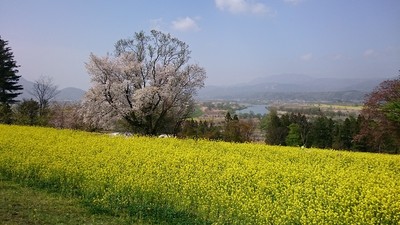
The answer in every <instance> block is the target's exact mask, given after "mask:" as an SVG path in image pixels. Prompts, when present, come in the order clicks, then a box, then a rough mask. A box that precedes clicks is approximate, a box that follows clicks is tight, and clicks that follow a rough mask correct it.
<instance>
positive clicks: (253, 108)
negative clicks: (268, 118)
mask: <svg viewBox="0 0 400 225" xmlns="http://www.w3.org/2000/svg"><path fill="white" fill-rule="evenodd" d="M250 112H253V113H254V114H261V115H264V114H266V113H267V112H268V109H267V105H250V106H249V107H247V108H245V109H242V110H238V111H236V113H237V114H244V113H250Z"/></svg>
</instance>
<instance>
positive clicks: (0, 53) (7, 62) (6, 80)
mask: <svg viewBox="0 0 400 225" xmlns="http://www.w3.org/2000/svg"><path fill="white" fill-rule="evenodd" d="M7 44H8V42H7V41H4V40H3V39H1V36H0V104H1V105H3V107H5V108H9V107H10V104H13V103H15V102H17V101H16V100H15V98H16V97H17V96H18V95H20V94H21V92H18V91H20V90H22V86H21V85H19V84H18V81H19V78H20V77H21V76H18V75H17V73H18V69H17V68H18V67H19V66H18V65H17V64H16V62H15V60H14V56H13V53H12V52H11V48H10V47H7Z"/></svg>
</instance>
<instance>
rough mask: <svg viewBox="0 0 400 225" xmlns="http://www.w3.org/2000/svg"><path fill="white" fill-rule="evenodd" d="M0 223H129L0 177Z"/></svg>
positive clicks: (75, 201) (57, 195) (74, 201)
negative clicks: (94, 212) (92, 211)
mask: <svg viewBox="0 0 400 225" xmlns="http://www.w3.org/2000/svg"><path fill="white" fill-rule="evenodd" d="M0 224H9V225H12V224H110V225H112V224H130V223H129V221H127V219H125V218H121V217H113V216H109V215H101V214H92V213H91V212H90V211H89V210H88V209H87V208H85V207H83V206H82V205H81V204H80V202H79V200H78V199H76V198H68V197H65V196H61V195H60V194H56V193H49V192H46V191H44V190H40V189H35V188H29V187H24V186H21V185H19V184H17V183H14V182H11V181H7V180H4V179H1V177H0ZM136 224H146V223H142V222H140V221H137V222H136Z"/></svg>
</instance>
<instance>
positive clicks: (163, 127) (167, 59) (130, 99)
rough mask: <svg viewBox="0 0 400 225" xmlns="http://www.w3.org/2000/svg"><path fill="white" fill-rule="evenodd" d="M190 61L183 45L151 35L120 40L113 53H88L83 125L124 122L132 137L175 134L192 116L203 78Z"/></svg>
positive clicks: (164, 36)
mask: <svg viewBox="0 0 400 225" xmlns="http://www.w3.org/2000/svg"><path fill="white" fill-rule="evenodd" d="M189 59H190V50H189V47H188V45H187V44H185V43H184V42H182V41H180V40H178V39H176V38H174V37H172V36H171V35H170V34H164V33H162V32H159V31H155V30H153V31H151V33H150V35H146V34H145V33H144V32H139V33H135V35H134V37H133V38H131V39H123V40H120V41H118V42H117V43H116V45H115V53H114V54H107V55H106V56H96V55H94V54H91V55H90V59H89V62H88V63H86V68H87V71H88V73H89V75H90V76H91V82H92V87H91V88H90V90H89V91H88V93H87V94H86V96H85V99H84V101H83V114H84V118H85V122H86V123H88V124H90V125H92V126H95V127H96V126H97V127H101V128H105V129H107V128H108V129H109V128H110V126H111V125H112V124H114V123H115V121H117V120H120V119H123V120H124V121H125V122H126V123H127V124H128V125H129V127H130V128H131V130H132V131H135V132H140V133H143V134H151V135H155V134H159V133H176V131H177V128H178V127H179V126H180V123H181V122H182V121H183V120H184V119H186V118H187V117H188V116H189V115H190V113H191V112H192V111H193V109H194V99H193V96H194V95H195V94H196V92H197V89H199V88H201V87H203V86H204V80H205V78H206V72H205V70H204V68H202V67H200V66H199V65H197V64H190V63H189Z"/></svg>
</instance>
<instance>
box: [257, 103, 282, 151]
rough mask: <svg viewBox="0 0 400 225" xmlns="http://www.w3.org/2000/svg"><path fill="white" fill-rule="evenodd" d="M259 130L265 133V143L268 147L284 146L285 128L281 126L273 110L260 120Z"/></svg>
mask: <svg viewBox="0 0 400 225" xmlns="http://www.w3.org/2000/svg"><path fill="white" fill-rule="evenodd" d="M261 129H263V130H264V131H265V142H266V143H267V144H270V145H285V144H286V143H285V139H286V136H287V133H288V128H287V126H285V125H283V124H282V121H281V119H280V118H279V116H278V113H277V111H276V110H275V109H271V110H270V112H269V113H268V114H267V115H266V116H265V117H264V118H263V119H262V121H261Z"/></svg>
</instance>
